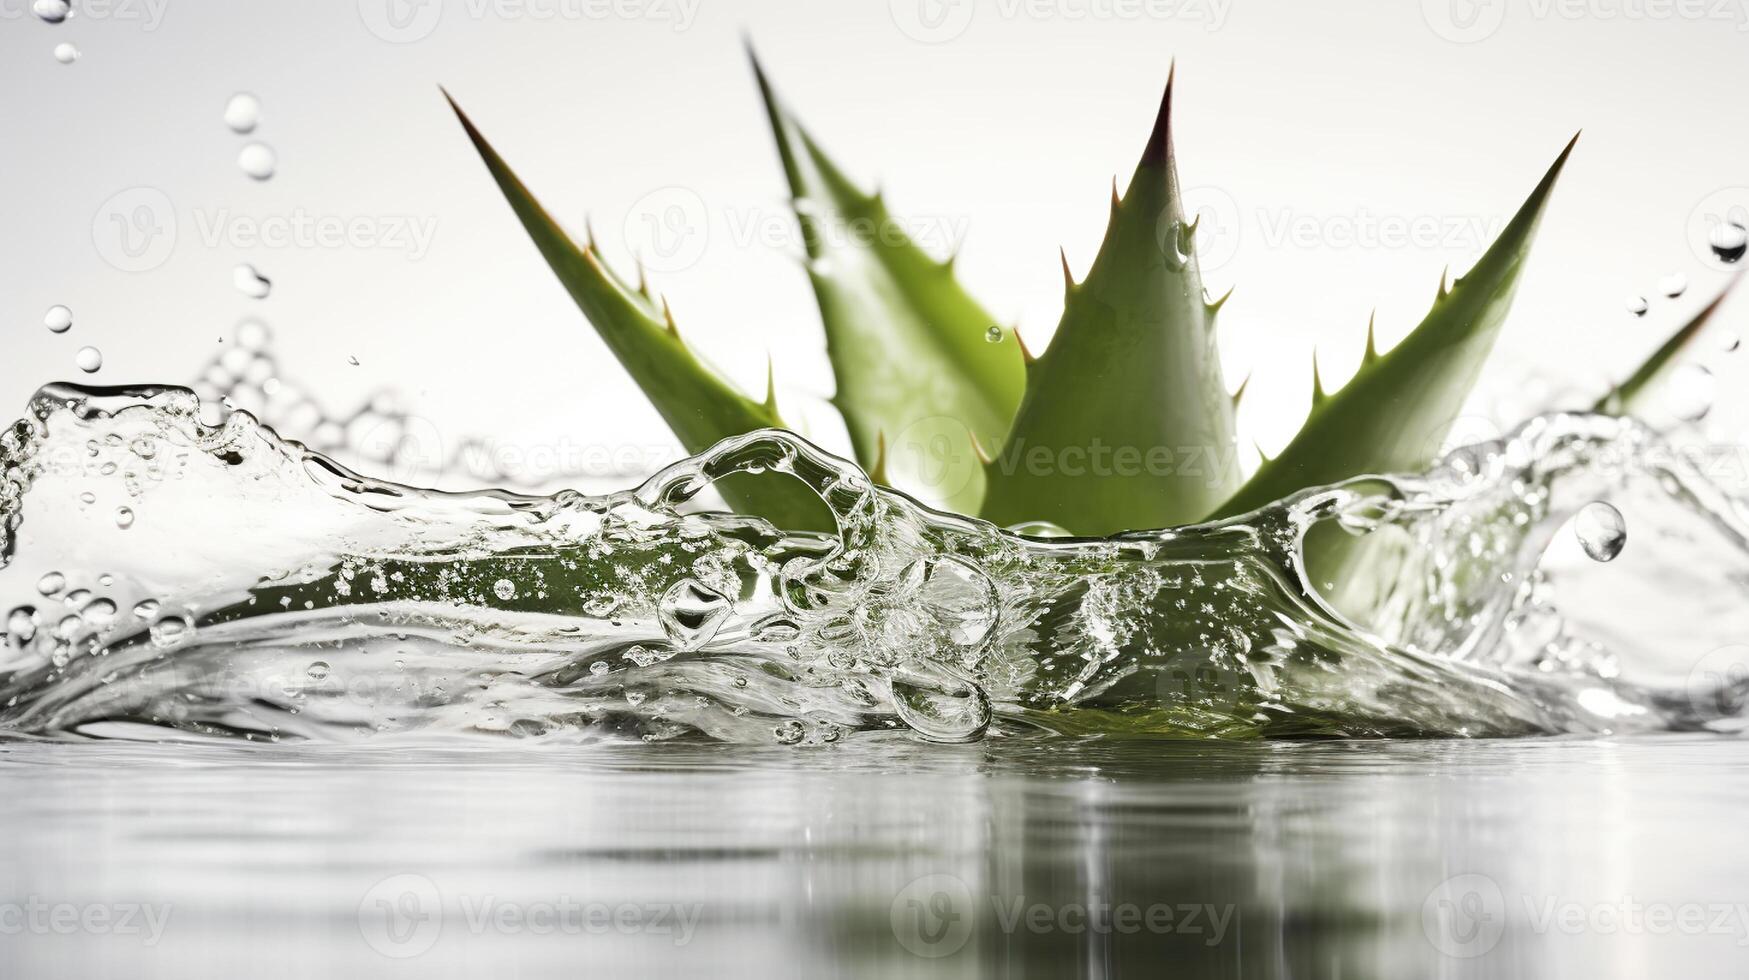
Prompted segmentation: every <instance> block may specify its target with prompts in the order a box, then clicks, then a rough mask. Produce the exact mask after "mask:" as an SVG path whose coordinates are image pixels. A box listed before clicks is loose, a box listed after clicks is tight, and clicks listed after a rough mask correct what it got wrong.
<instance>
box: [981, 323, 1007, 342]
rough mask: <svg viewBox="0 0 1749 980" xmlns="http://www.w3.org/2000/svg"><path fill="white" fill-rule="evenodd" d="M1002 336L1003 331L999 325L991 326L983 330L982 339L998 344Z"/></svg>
mask: <svg viewBox="0 0 1749 980" xmlns="http://www.w3.org/2000/svg"><path fill="white" fill-rule="evenodd" d="M1002 337H1003V333H1002V328H1001V327H996V326H992V327H991V328H990V329H988V330H986V331H984V339H985V340H988V341H989V342H990V343H992V344H1000V343H1001V342H1002Z"/></svg>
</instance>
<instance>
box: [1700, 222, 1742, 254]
mask: <svg viewBox="0 0 1749 980" xmlns="http://www.w3.org/2000/svg"><path fill="white" fill-rule="evenodd" d="M1707 244H1708V245H1711V246H1712V249H1713V255H1714V256H1716V257H1717V258H1718V260H1719V261H1720V262H1724V263H1726V264H1728V265H1734V264H1736V262H1737V261H1738V260H1739V259H1741V258H1742V257H1743V253H1744V252H1745V251H1749V229H1745V228H1744V227H1743V226H1742V225H1740V224H1738V223H1736V222H1735V221H1721V222H1719V223H1718V224H1716V225H1714V226H1713V230H1712V234H1710V235H1708V236H1707Z"/></svg>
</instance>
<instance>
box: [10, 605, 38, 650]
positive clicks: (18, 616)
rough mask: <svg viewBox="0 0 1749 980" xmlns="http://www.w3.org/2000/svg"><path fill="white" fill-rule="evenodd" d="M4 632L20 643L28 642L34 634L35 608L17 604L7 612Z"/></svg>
mask: <svg viewBox="0 0 1749 980" xmlns="http://www.w3.org/2000/svg"><path fill="white" fill-rule="evenodd" d="M6 632H7V633H9V634H11V636H12V638H13V639H14V640H17V641H18V642H19V643H20V644H21V645H22V644H25V643H29V642H30V641H31V638H32V637H34V636H36V610H35V609H32V608H31V607H29V606H19V607H18V608H17V609H14V610H12V611H11V612H10V613H7V614H6Z"/></svg>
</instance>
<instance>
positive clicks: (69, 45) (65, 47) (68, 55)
mask: <svg viewBox="0 0 1749 980" xmlns="http://www.w3.org/2000/svg"><path fill="white" fill-rule="evenodd" d="M55 60H56V61H58V62H60V63H61V64H63V65H70V64H72V63H73V62H75V61H78V60H79V49H78V48H77V47H74V45H73V42H71V41H62V42H61V43H60V44H57V45H55Z"/></svg>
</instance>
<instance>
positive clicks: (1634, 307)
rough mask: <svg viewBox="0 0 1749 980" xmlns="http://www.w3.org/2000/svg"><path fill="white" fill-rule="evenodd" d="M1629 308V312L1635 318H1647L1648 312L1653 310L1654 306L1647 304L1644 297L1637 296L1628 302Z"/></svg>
mask: <svg viewBox="0 0 1749 980" xmlns="http://www.w3.org/2000/svg"><path fill="white" fill-rule="evenodd" d="M1627 307H1628V312H1629V313H1632V314H1633V315H1634V316H1645V315H1646V311H1647V310H1649V309H1651V308H1652V304H1650V303H1648V302H1646V297H1644V296H1635V297H1634V298H1633V299H1630V300H1628V302H1627Z"/></svg>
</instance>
